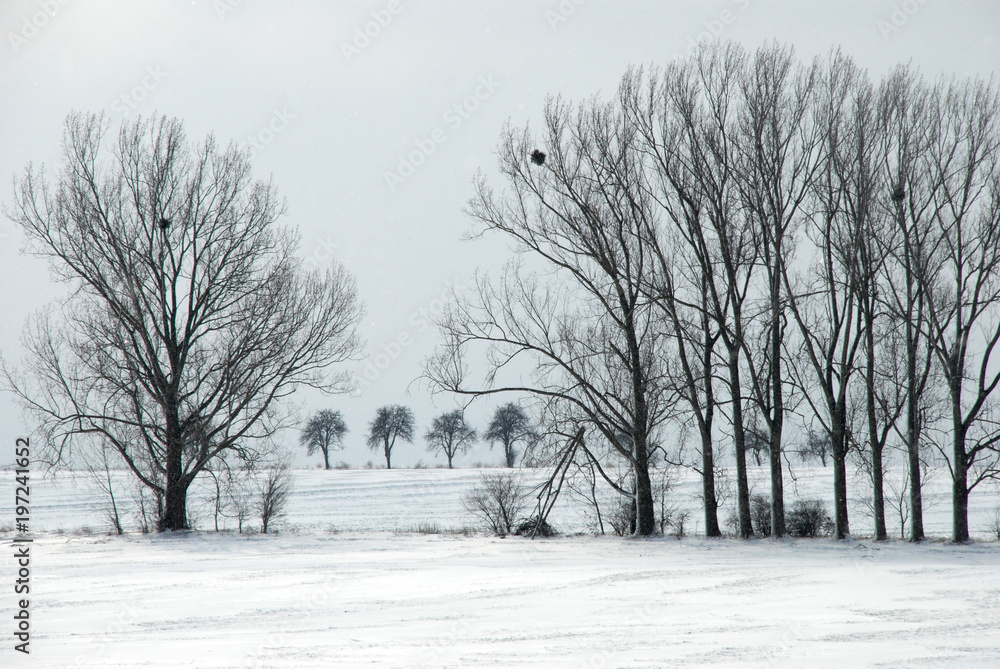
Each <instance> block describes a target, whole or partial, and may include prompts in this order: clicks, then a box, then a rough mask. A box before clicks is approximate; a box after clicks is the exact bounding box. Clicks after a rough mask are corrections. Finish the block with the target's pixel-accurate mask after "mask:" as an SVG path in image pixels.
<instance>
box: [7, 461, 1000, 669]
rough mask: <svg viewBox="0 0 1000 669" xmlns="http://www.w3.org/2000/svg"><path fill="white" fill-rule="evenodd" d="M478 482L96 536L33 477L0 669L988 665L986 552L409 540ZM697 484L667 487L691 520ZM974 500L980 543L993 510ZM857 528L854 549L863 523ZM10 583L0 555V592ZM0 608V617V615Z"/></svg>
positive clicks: (314, 500) (561, 517)
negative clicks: (220, 525) (27, 648)
mask: <svg viewBox="0 0 1000 669" xmlns="http://www.w3.org/2000/svg"><path fill="white" fill-rule="evenodd" d="M828 473H829V470H825V471H824V470H823V469H822V468H808V469H803V470H802V471H799V472H797V476H798V482H797V483H796V484H795V486H793V487H792V488H790V489H793V491H794V492H795V493H796V494H793V495H790V497H795V496H802V497H818V496H825V494H824V493H825V490H824V488H825V487H826V482H827V478H828ZM4 476H5V478H3V479H0V481H2V483H0V486H2V490H3V501H4V504H5V505H4V507H3V509H2V512H3V513H4V514H5V515H4V516H3V518H6V517H11V515H12V513H11V510H10V509H9V508H8V506H7V505H8V504H9V502H8V501H7V497H8V496H12V492H13V489H12V486H11V485H9V484H10V483H11V482H10V481H9V476H7V475H6V474H5V475H4ZM478 476H479V472H476V471H468V470H465V471H463V470H456V471H451V472H449V471H442V470H416V471H406V470H398V471H391V472H387V471H377V470H376V471H333V472H322V471H300V472H297V475H296V495H295V497H294V503H293V505H292V508H291V510H290V514H289V518H288V521H287V522H286V524H285V527H284V529H283V531H282V532H281V533H279V534H277V535H268V536H263V535H249V536H247V535H243V536H240V535H237V534H233V533H219V534H216V533H213V532H199V533H192V534H187V535H182V536H142V535H137V534H131V535H127V536H125V537H110V536H106V535H104V534H100V533H96V530H98V529H103V528H102V525H101V524H102V522H103V521H101V519H100V511H99V505H96V504H94V503H91V502H87V501H86V500H85V499H83V498H84V496H85V495H86V494H88V486H87V484H86V483H85V482H83V481H76V482H74V481H73V480H72V479H71V478H68V477H60V478H59V479H58V480H57V481H55V482H53V481H46V482H43V481H41V480H38V481H36V485H35V486H34V487H33V489H32V492H33V498H34V499H33V517H34V519H35V520H36V525H37V527H38V529H40V530H45V531H43V532H40V533H39V534H38V535H36V541H35V543H34V559H33V564H32V568H33V573H32V578H33V587H34V589H33V593H32V595H33V598H32V603H31V606H32V616H33V618H32V620H33V632H34V636H33V638H32V646H31V648H32V655H31V656H30V657H24V656H21V654H19V653H14V652H13V651H12V649H11V647H12V645H13V642H12V641H11V640H10V639H11V637H10V636H9V635H8V634H6V633H5V634H4V637H5V638H6V639H7V641H5V642H4V643H3V646H2V647H0V666H3V667H4V668H6V667H8V666H10V667H19V666H25V667H28V666H30V667H77V666H79V667H109V668H110V667H122V668H125V667H128V668H132V667H213V668H216V667H360V666H383V667H521V666H525V667H528V666H530V667H696V666H697V667H1000V634H997V630H998V629H1000V544H998V543H996V542H995V541H993V542H979V543H975V544H972V545H969V546H953V545H951V544H948V543H945V542H944V541H941V540H935V541H930V542H927V543H925V544H923V545H920V546H912V545H909V544H906V543H904V542H899V541H893V542H889V543H888V544H885V545H879V546H876V545H873V544H872V543H871V542H870V541H867V540H865V539H861V540H857V539H856V540H853V541H850V542H842V543H836V542H833V541H832V540H829V539H822V540H786V541H781V542H773V541H751V542H739V541H736V540H732V539H724V540H706V539H702V538H691V537H688V538H685V539H683V540H680V541H679V540H676V539H673V538H661V539H653V540H644V541H635V540H622V539H619V538H616V537H611V536H605V537H593V536H589V535H579V536H564V537H561V538H558V539H554V540H537V541H533V542H532V541H528V540H525V539H520V538H508V539H493V538H488V537H485V536H482V535H480V536H472V537H468V536H462V535H460V534H450V533H442V534H433V535H424V534H418V533H415V532H413V531H412V530H413V529H415V528H416V527H417V526H418V525H420V524H423V525H437V526H438V527H439V528H440V529H442V530H445V529H449V528H454V529H457V528H460V527H462V526H465V525H469V524H471V522H472V521H471V519H470V518H468V517H467V516H466V514H465V512H464V511H463V510H462V508H461V503H460V499H461V495H462V493H463V492H464V491H465V490H466V489H468V487H469V486H471V485H473V484H474V482H475V481H476V480H477V478H478ZM694 485H695V482H694V480H693V479H685V480H683V481H681V482H679V484H678V486H677V488H676V491H675V496H676V499H677V500H678V501H679V502H682V503H683V504H690V505H691V508H694V501H693V497H692V496H691V495H692V493H693V491H694ZM759 487H760V489H761V490H763V489H764V486H763V485H760V486H759ZM8 490H10V492H11V495H8V494H7V491H8ZM857 492H858V493H859V499H860V492H861V491H860V490H859V491H857ZM946 492H947V485H946V483H945V482H944V477H943V476H939V477H937V478H936V479H932V485H931V490H930V491H929V493H930V494H929V497H931V499H932V503H931V506H930V509H929V511H928V530H929V532H930V533H931V534H935V535H939V536H940V537H942V538H943V537H945V536H946V535H947V529H948V526H947V520H948V516H949V513H950V511H949V509H948V504H947V499H946ZM685 500H687V501H685ZM567 502H568V500H567ZM973 502H974V504H973V511H974V513H973V522H972V525H973V528H974V530H976V531H977V533H978V534H979V535H980V536H982V537H983V538H985V532H986V529H987V528H986V521H987V518H988V517H989V516H991V515H992V513H991V512H992V508H993V507H994V506H996V504H997V502H998V500H997V498H996V496H995V493H992V492H990V493H989V494H983V495H981V496H979V498H978V499H977V497H974V498H973ZM555 515H556V519H555V524H556V525H557V526H558V527H560V528H561V529H564V531H568V532H572V531H575V530H577V529H583V528H584V527H585V524H586V520H585V518H584V517H583V516H582V514H581V513H580V509H579V508H576V507H574V506H573V505H571V504H569V503H567V504H566V505H565V506H564V507H563V508H561V509H559V510H558V511H557V513H556V514H555ZM207 523H208V519H207V518H202V519H201V523H200V524H201V526H202V527H204V526H206V525H207ZM83 525H88V526H89V527H90V528H91V530H93V531H95V533H93V534H87V533H85V532H81V531H80V528H81V527H82V526H83ZM854 526H855V528H856V529H855V533H856V534H857V535H861V534H864V520H863V519H862V518H861V517H860V516H858V517H857V518H856V520H855V525H854ZM58 529H61V530H62V532H61V533H60V532H57V531H56V530H58ZM691 529H692V530H693V529H695V528H694V527H693V526H692V528H691ZM0 536H2V537H3V541H4V544H5V549H4V553H5V554H9V553H10V550H9V549H10V546H9V544H10V538H11V534H10V533H9V532H7V533H5V534H2V535H0ZM13 578H14V577H13V560H11V559H3V560H0V580H2V582H3V585H2V590H3V591H5V592H8V593H9V592H10V588H9V586H8V585H6V583H9V582H12V581H13ZM13 606H14V602H13V595H10V594H8V595H7V596H6V597H4V598H3V599H2V601H0V607H2V610H3V612H4V613H3V616H4V619H6V620H10V618H9V616H10V613H9V612H10V611H11V610H12V609H13Z"/></svg>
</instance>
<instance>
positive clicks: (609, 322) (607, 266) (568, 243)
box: [425, 99, 669, 535]
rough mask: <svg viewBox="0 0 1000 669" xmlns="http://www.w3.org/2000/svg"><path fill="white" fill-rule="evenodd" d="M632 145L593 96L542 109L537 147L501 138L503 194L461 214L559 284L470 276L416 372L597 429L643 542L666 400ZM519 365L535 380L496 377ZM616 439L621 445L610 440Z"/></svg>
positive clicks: (615, 115)
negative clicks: (469, 286) (471, 283)
mask: <svg viewBox="0 0 1000 669" xmlns="http://www.w3.org/2000/svg"><path fill="white" fill-rule="evenodd" d="M634 143H635V135H634V133H633V132H632V130H631V129H630V128H629V126H628V124H627V123H625V122H624V119H623V116H622V114H621V112H620V110H618V109H617V108H616V107H615V106H614V105H613V104H606V103H601V102H598V101H592V102H588V103H586V104H584V105H581V106H580V108H579V109H578V110H577V111H576V112H575V113H574V112H573V111H572V110H571V108H570V106H569V105H568V104H567V103H565V102H563V101H561V100H558V99H556V100H550V101H549V102H548V104H547V105H546V109H545V125H544V128H543V134H542V136H541V137H538V138H537V139H536V138H535V137H534V136H532V134H531V133H530V132H529V131H527V130H524V131H517V130H514V129H513V128H509V127H508V128H507V129H505V131H504V133H503V136H502V138H501V142H500V148H499V160H500V171H501V173H502V174H503V176H504V178H505V179H506V181H507V183H508V185H509V187H510V188H509V189H508V190H507V191H505V192H503V193H502V194H499V195H498V194H496V193H495V192H494V191H493V190H492V189H491V188H490V187H489V185H488V184H487V183H486V181H485V178H480V180H479V182H478V186H477V194H476V196H475V197H474V198H473V200H472V202H471V203H470V206H469V211H470V213H471V214H472V216H473V217H475V218H476V219H477V220H478V221H479V222H480V223H481V224H482V226H483V227H484V229H485V230H489V231H497V232H500V233H502V234H504V235H505V236H507V237H508V238H510V239H512V240H514V241H515V242H517V243H518V245H519V248H520V249H521V250H522V251H523V252H524V253H526V254H530V257H531V259H532V260H533V261H534V260H540V261H541V262H542V263H544V265H545V266H547V268H549V270H554V271H555V273H556V275H557V276H558V277H560V278H563V279H565V282H564V283H559V282H558V281H553V280H552V277H551V276H550V277H546V278H545V279H544V280H540V279H539V277H538V276H537V275H534V274H530V273H527V272H525V271H524V270H523V269H522V268H521V267H520V266H519V265H517V264H511V265H508V267H507V269H506V270H505V272H504V274H503V276H502V277H501V278H500V279H499V281H497V282H496V283H494V282H491V281H489V280H488V279H486V278H483V277H479V278H477V280H476V283H475V290H474V291H473V297H472V298H469V299H465V300H459V301H458V303H457V304H456V306H455V308H453V309H452V310H451V311H450V312H449V313H448V314H447V315H446V317H445V318H444V319H443V320H442V322H441V323H440V326H441V329H442V332H443V335H444V343H443V345H442V346H441V347H440V348H439V350H438V351H437V353H436V354H435V355H434V356H433V357H432V358H431V359H429V360H428V362H427V364H426V366H425V375H426V377H427V378H428V379H429V381H430V382H431V384H432V387H434V388H435V389H436V390H445V391H449V392H454V393H459V394H464V395H471V396H477V397H478V396H484V395H489V394H493V393H501V392H516V393H521V394H523V393H530V394H532V395H534V396H536V397H539V398H543V399H551V398H558V399H559V400H561V402H562V403H561V405H560V406H561V407H563V408H565V409H566V410H567V411H568V412H570V414H571V417H572V419H573V420H575V421H576V422H577V423H578V424H580V425H586V426H587V427H592V428H593V431H594V432H597V433H600V434H602V435H603V436H604V438H605V439H606V440H607V443H609V444H611V445H612V447H613V448H615V449H616V451H617V452H618V453H619V454H620V455H621V457H623V458H625V460H626V461H627V462H628V463H629V465H630V467H631V468H632V470H633V473H634V477H635V488H634V490H633V491H632V492H633V494H634V499H635V502H636V506H637V514H638V516H637V517H638V522H637V526H636V533H637V534H640V535H649V534H652V533H653V532H654V531H655V529H656V524H655V518H654V515H655V509H654V505H653V498H652V488H651V482H650V477H649V458H650V448H651V435H652V434H653V433H654V431H655V430H656V429H657V427H658V426H659V425H660V424H662V422H663V421H664V420H665V418H666V414H667V409H668V407H669V403H668V402H667V401H666V397H665V394H664V391H663V387H664V386H663V379H662V374H663V372H662V364H663V360H664V358H665V355H664V353H665V337H664V336H663V334H662V332H661V331H660V329H659V327H658V326H659V322H660V320H661V319H659V318H656V317H654V314H653V307H652V305H651V304H650V302H649V299H648V298H647V295H646V291H645V289H644V286H643V282H644V281H645V278H644V276H645V272H647V271H649V270H650V268H651V265H650V257H649V250H648V248H647V245H646V243H645V242H644V235H643V234H642V231H643V230H645V229H648V226H649V221H648V220H646V219H647V218H648V217H649V216H651V215H652V212H651V209H650V206H649V202H647V201H646V198H645V197H644V195H643V192H642V189H641V188H639V185H638V180H639V179H640V171H639V165H638V164H637V162H636V152H635V150H634ZM538 146H542V147H543V148H544V149H545V152H543V151H541V150H539V149H538V148H536V147H538ZM532 156H534V158H532ZM470 349H479V350H482V351H483V353H484V357H485V358H486V360H487V361H488V364H489V369H488V373H487V376H486V378H485V379H484V381H483V382H482V383H474V384H473V385H470V382H469V379H468V378H467V377H468V371H469V369H468V365H467V364H466V362H465V360H466V356H467V354H468V352H469V350H470ZM522 358H523V359H525V362H526V363H530V364H532V365H533V367H534V372H533V373H529V374H525V375H523V376H522V377H521V378H512V377H510V376H507V375H505V372H506V371H507V370H509V369H512V368H514V367H517V365H519V364H521V363H520V360H521V359H522ZM620 434H627V435H628V436H629V439H628V440H627V441H625V442H623V441H620V440H619V439H618V435H620Z"/></svg>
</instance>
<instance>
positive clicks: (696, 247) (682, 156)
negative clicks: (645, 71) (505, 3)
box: [621, 43, 757, 538]
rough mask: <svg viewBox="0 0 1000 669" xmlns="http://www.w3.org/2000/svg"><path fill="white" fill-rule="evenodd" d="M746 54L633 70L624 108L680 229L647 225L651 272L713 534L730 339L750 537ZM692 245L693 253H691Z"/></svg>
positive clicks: (741, 504)
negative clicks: (719, 420) (739, 154)
mask: <svg viewBox="0 0 1000 669" xmlns="http://www.w3.org/2000/svg"><path fill="white" fill-rule="evenodd" d="M745 67H746V54H745V53H744V52H743V50H742V49H741V48H740V47H738V46H737V45H734V44H732V43H727V44H712V45H707V46H705V47H703V48H702V49H701V50H700V51H699V52H698V53H697V54H696V55H695V56H694V57H692V58H691V59H689V60H687V61H684V62H679V63H674V64H671V65H670V66H668V67H667V68H666V69H665V70H664V71H663V72H657V71H653V72H652V73H650V75H649V77H648V79H647V80H645V81H644V80H643V77H642V76H641V73H630V74H628V75H626V77H625V79H624V80H623V84H622V87H621V91H622V93H621V97H622V100H623V106H624V107H625V109H626V110H627V112H628V114H629V118H630V121H631V122H632V123H633V124H634V125H635V127H636V128H637V131H638V132H639V134H640V135H641V137H642V141H641V142H640V150H641V151H642V152H643V153H644V154H645V155H646V156H647V158H648V161H649V163H650V172H651V175H650V178H649V179H648V183H649V188H650V190H651V197H652V198H653V199H654V200H655V201H656V203H657V205H658V206H659V207H660V208H661V211H662V212H663V213H664V216H665V218H666V219H667V220H668V221H669V222H670V224H671V227H672V228H673V231H674V234H670V233H669V232H665V233H664V234H661V233H660V232H659V231H657V230H655V229H650V230H647V231H646V234H647V236H648V238H649V240H650V243H651V246H652V249H653V252H654V257H655V258H656V260H657V262H658V264H659V270H660V272H659V275H655V276H652V277H651V283H652V284H653V286H652V292H653V296H654V299H655V300H656V303H657V304H658V305H659V306H660V307H661V308H663V310H664V313H665V315H666V316H667V319H668V321H669V322H670V326H671V327H670V330H671V332H672V333H673V335H674V338H675V342H676V347H677V356H676V358H677V363H678V364H677V365H675V369H674V370H673V372H672V373H671V374H670V377H671V378H672V379H675V383H678V384H679V387H678V394H679V395H680V396H681V397H682V398H683V399H684V400H685V401H686V402H687V403H688V405H689V406H690V409H691V413H690V416H691V417H692V419H693V422H694V423H695V425H696V427H697V429H698V433H699V436H700V440H701V443H700V454H701V463H700V467H696V468H697V469H698V470H699V473H700V474H701V476H702V498H703V499H704V504H705V528H706V534H707V535H708V536H717V535H718V534H721V531H720V530H719V527H718V499H717V495H716V494H715V476H714V473H713V472H714V469H715V466H714V461H715V453H714V448H713V439H714V437H713V423H714V417H715V408H716V404H717V400H716V395H715V389H714V384H713V374H714V371H713V369H714V362H713V357H714V355H715V345H716V343H717V342H719V341H720V340H721V342H722V345H723V347H724V349H725V352H726V354H725V367H726V368H727V369H728V379H727V380H728V383H729V404H730V406H731V411H730V417H731V424H732V426H733V432H732V435H733V441H734V447H735V459H736V471H737V488H738V496H737V497H738V499H737V502H738V509H739V515H738V517H739V521H740V535H741V536H742V537H743V538H749V537H751V536H753V529H752V527H751V525H752V521H751V516H750V492H749V485H748V483H747V471H746V455H745V451H746V449H745V444H744V427H743V399H744V397H743V391H742V382H741V355H742V351H743V346H742V339H743V332H744V316H743V314H744V305H745V303H746V299H747V294H748V290H749V287H750V276H751V273H752V269H753V267H754V264H755V262H756V253H757V246H756V245H755V244H753V243H751V239H752V237H753V233H752V230H751V228H750V223H749V220H748V219H747V218H746V217H744V216H742V215H741V214H740V205H739V202H738V200H739V198H738V191H737V189H736V187H735V185H734V183H735V176H736V173H735V170H734V166H735V164H734V161H735V157H736V156H735V149H734V135H735V134H736V127H735V123H736V110H737V108H738V104H737V99H738V81H739V77H740V76H741V75H742V73H743V70H744V68H745ZM684 249H687V250H686V252H685V250H684Z"/></svg>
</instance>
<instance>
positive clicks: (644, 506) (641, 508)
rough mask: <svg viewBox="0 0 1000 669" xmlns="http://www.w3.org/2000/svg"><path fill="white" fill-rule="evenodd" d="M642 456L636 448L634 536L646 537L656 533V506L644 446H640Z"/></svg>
mask: <svg viewBox="0 0 1000 669" xmlns="http://www.w3.org/2000/svg"><path fill="white" fill-rule="evenodd" d="M641 450H642V455H641V457H640V456H639V455H638V451H640V449H639V448H636V451H637V454H636V461H637V462H636V467H635V507H636V526H635V534H636V536H641V537H648V536H650V535H651V534H653V533H654V532H655V531H656V506H655V505H654V504H653V485H652V482H651V481H650V480H649V461H648V459H647V457H646V453H645V450H646V446H645V444H643V446H642V449H641Z"/></svg>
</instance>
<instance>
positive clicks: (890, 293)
mask: <svg viewBox="0 0 1000 669" xmlns="http://www.w3.org/2000/svg"><path fill="white" fill-rule="evenodd" d="M935 96H936V93H935V92H934V91H933V90H932V89H931V88H930V87H929V86H927V84H926V83H925V82H924V81H923V80H922V79H921V78H920V77H919V75H918V74H917V73H916V72H914V71H913V70H912V69H910V68H907V67H898V68H896V69H895V70H894V71H893V72H892V73H890V75H889V76H887V77H886V78H885V79H884V80H883V81H882V84H881V86H880V87H879V105H880V119H881V123H880V132H882V133H883V134H884V136H885V141H886V143H887V147H886V152H885V155H884V167H883V169H882V173H883V179H884V180H885V184H884V185H883V195H882V197H880V198H878V199H877V202H879V203H881V204H882V207H883V208H884V210H885V211H886V214H887V217H888V219H889V220H890V221H891V225H890V227H889V229H888V230H887V231H885V232H886V234H884V235H882V236H880V237H878V238H877V239H879V243H880V246H881V249H882V252H883V253H884V254H885V256H886V262H885V263H884V265H883V277H884V281H885V284H886V288H887V289H886V290H885V291H884V292H883V293H882V295H881V297H880V302H881V303H882V304H884V305H885V308H886V310H887V312H888V315H889V317H890V318H891V320H892V322H893V323H894V325H895V330H896V332H897V333H898V336H899V337H900V338H901V339H902V349H903V350H902V356H903V359H904V360H903V363H902V370H899V373H898V374H892V373H890V376H894V377H896V378H895V380H897V381H898V382H899V383H900V384H901V385H902V387H903V388H904V389H905V393H904V395H905V408H904V410H903V414H904V415H903V425H902V429H901V432H902V438H903V442H904V445H905V448H906V457H907V466H908V474H909V485H908V490H909V505H910V533H909V534H910V537H909V538H910V540H911V541H920V540H922V539H923V538H924V521H923V494H922V493H923V484H922V481H921V478H922V471H923V464H924V463H923V459H922V456H921V451H922V445H923V443H924V441H925V437H924V435H925V433H926V427H927V423H928V420H927V411H928V404H929V402H928V392H927V388H928V382H929V380H930V378H931V374H932V371H933V370H932V363H933V354H932V353H931V350H930V346H929V343H928V342H929V338H928V336H927V291H926V285H925V283H924V282H921V281H919V280H918V279H919V273H920V271H921V268H923V269H924V270H931V268H932V267H933V266H935V265H937V264H938V263H939V262H940V260H939V256H940V254H939V253H936V252H935V249H934V244H933V241H932V238H933V235H932V232H933V216H934V202H935V200H936V198H937V196H936V194H935V193H936V190H937V188H938V185H937V184H936V183H935V181H936V180H935V179H934V170H933V169H932V167H931V163H932V161H931V159H930V146H931V144H932V142H933V141H934V137H935V135H936V134H937V132H938V128H937V125H936V124H934V123H932V117H931V108H932V106H933V103H934V98H935ZM886 341H893V340H891V339H890V340H884V341H883V346H882V347H881V348H882V349H883V351H887V348H886V346H885V345H884V344H885V342H886ZM882 358H883V360H892V358H893V356H892V355H891V353H890V354H889V355H883V356H882ZM894 367H895V365H889V367H888V369H889V370H890V372H891V370H893V368H894ZM890 383H892V379H890ZM890 396H891V394H890V395H883V397H885V398H887V399H888V398H889V397H890Z"/></svg>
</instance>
